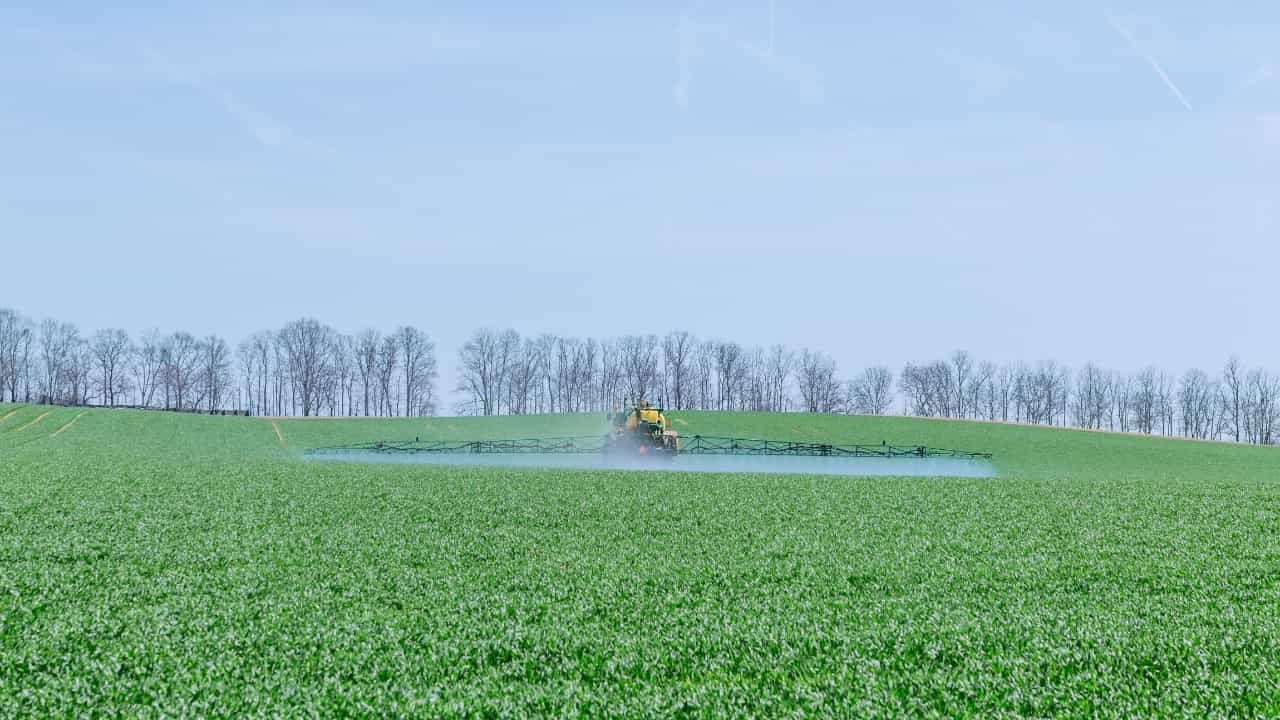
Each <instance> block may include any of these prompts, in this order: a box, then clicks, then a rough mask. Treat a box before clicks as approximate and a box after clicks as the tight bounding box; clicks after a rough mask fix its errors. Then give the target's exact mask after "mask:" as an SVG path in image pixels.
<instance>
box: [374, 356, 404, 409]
mask: <svg viewBox="0 0 1280 720" xmlns="http://www.w3.org/2000/svg"><path fill="white" fill-rule="evenodd" d="M399 364H400V345H399V344H398V343H397V342H396V339H395V338H394V337H384V338H382V343H381V344H380V345H378V355H377V358H376V359H375V361H374V374H375V376H376V378H377V381H378V401H379V405H378V412H377V414H378V415H395V413H396V411H395V408H396V406H397V405H398V400H397V398H396V397H395V390H394V386H395V376H396V369H397V368H398V367H399Z"/></svg>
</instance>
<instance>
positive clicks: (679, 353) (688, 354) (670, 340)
mask: <svg viewBox="0 0 1280 720" xmlns="http://www.w3.org/2000/svg"><path fill="white" fill-rule="evenodd" d="M696 345H697V340H696V339H695V338H694V337H693V336H692V335H690V334H689V333H687V332H685V331H683V330H677V331H675V332H671V333H667V336H666V337H665V338H663V339H662V367H663V371H664V373H663V374H664V376H665V379H666V388H667V391H666V395H667V397H666V402H667V404H668V405H670V406H671V408H672V409H673V410H684V409H686V407H687V406H688V404H689V394H690V387H689V385H690V382H691V377H690V375H691V374H692V373H691V366H692V364H693V351H694V347H696Z"/></svg>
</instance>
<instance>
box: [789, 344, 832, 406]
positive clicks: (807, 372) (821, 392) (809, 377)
mask: <svg viewBox="0 0 1280 720" xmlns="http://www.w3.org/2000/svg"><path fill="white" fill-rule="evenodd" d="M796 382H797V385H798V386H799V390H800V402H801V404H803V406H804V409H805V410H806V411H808V412H811V413H829V412H835V411H836V410H838V409H839V408H840V405H841V404H842V399H841V397H840V395H841V393H840V381H839V380H838V379H837V378H836V361H835V360H832V359H831V358H830V357H829V356H828V355H826V354H825V353H822V352H814V351H811V350H804V351H803V352H801V353H800V364H799V369H798V374H797V377H796Z"/></svg>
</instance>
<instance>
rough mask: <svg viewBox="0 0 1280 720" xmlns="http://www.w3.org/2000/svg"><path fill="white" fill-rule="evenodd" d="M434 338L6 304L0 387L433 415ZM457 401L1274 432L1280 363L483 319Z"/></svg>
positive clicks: (1204, 432) (465, 350) (487, 405)
mask: <svg viewBox="0 0 1280 720" xmlns="http://www.w3.org/2000/svg"><path fill="white" fill-rule="evenodd" d="M437 379H438V369H437V360H436V348H435V344H434V343H433V342H432V340H431V339H430V337H429V336H428V334H427V333H426V332H425V331H423V330H421V329H419V328H417V327H415V326H412V325H403V326H400V327H398V328H396V329H394V330H392V331H390V332H385V333H384V332H382V331H380V330H377V329H366V330H363V331H361V332H359V333H356V334H354V335H351V334H345V333H342V332H339V331H337V330H335V329H334V328H332V327H330V326H328V325H325V324H323V323H321V322H320V321H318V320H315V319H310V318H304V319H300V320H295V321H293V322H290V323H288V324H286V325H285V326H284V327H281V328H279V329H276V330H263V331H260V332H257V333H254V334H252V335H250V336H249V337H248V338H246V339H245V340H243V341H242V342H240V343H239V344H238V345H236V346H235V347H234V349H233V347H232V346H231V345H230V344H229V343H228V342H227V341H226V340H225V339H223V338H220V337H218V336H216V335H209V336H205V337H196V336H193V335H191V334H190V333H187V332H172V333H168V334H162V333H160V332H157V331H151V332H148V333H144V334H143V335H141V336H140V337H137V338H131V337H130V336H129V335H128V334H127V333H126V332H124V331H123V330H119V329H105V330H99V331H97V332H94V333H92V334H91V335H84V334H82V333H81V332H80V330H79V329H78V328H76V327H75V326H74V325H72V324H69V323H63V322H58V321H55V320H44V321H42V322H39V323H36V322H33V321H31V320H30V319H28V318H25V317H23V316H22V315H20V314H19V313H17V312H15V311H12V310H5V309H0V399H7V400H9V401H10V402H38V403H69V404H79V405H89V404H99V405H134V406H141V407H153V408H162V409H172V410H202V411H219V410H228V409H240V410H246V411H248V412H250V413H252V414H255V415H303V416H311V415H331V416H354V415H378V416H387V415H401V416H422V415H432V414H434V413H435V412H437V410H439V398H438V396H437V394H436V381H437ZM455 390H456V392H457V396H458V397H459V398H460V401H459V402H458V403H457V404H455V405H454V406H453V407H452V408H451V409H452V410H453V411H454V412H457V413H459V414H469V415H519V414H530V413H553V412H595V411H604V410H611V409H613V408H614V407H617V406H618V405H619V404H620V403H621V402H624V401H626V400H633V399H637V398H646V399H649V400H653V401H656V402H659V403H661V404H663V405H665V406H666V407H668V408H671V409H673V410H735V411H758V412H787V411H801V412H814V413H855V414H868V415H884V414H891V413H902V414H907V415H917V416H923V417H940V418H962V419H979V420H999V421H1009V422H1022V423H1033V424H1043V425H1057V426H1071V427H1079V428H1087V429H1098V430H1118V431H1126V432H1139V433H1147V434H1164V435H1177V436H1183V437H1189V438H1198V439H1226V440H1235V441H1239V442H1248V443H1257V444H1275V443H1276V442H1278V441H1280V437H1278V436H1277V428H1278V427H1280V377H1277V376H1276V375H1273V374H1272V373H1270V372H1269V371H1267V370H1265V369H1262V368H1247V367H1245V366H1244V365H1243V364H1242V363H1241V362H1240V361H1239V360H1238V359H1236V358H1231V359H1229V360H1228V361H1227V362H1226V364H1225V365H1224V366H1223V367H1222V368H1221V369H1219V370H1216V371H1213V372H1207V371H1204V370H1201V369H1195V368H1193V369H1190V370H1187V371H1186V372H1183V373H1181V374H1179V375H1173V374H1170V373H1168V372H1166V371H1165V370H1162V369H1160V368H1159V367H1157V366H1154V365H1153V366H1150V367H1147V368H1144V369H1142V370H1139V371H1137V372H1117V371H1112V370H1107V369H1104V368H1101V367H1099V366H1097V365H1095V364H1093V363H1086V364H1085V365H1084V366H1082V367H1080V368H1078V369H1076V370H1074V371H1073V370H1072V369H1070V368H1068V367H1066V366H1065V365H1061V364H1059V363H1057V362H1055V361H1052V360H1046V361H1043V362H1039V363H1033V364H1026V363H1019V364H997V363H995V362H991V361H986V360H979V359H977V358H975V357H974V356H972V355H971V354H970V353H968V352H965V351H958V352H955V353H953V354H952V355H950V356H949V357H947V358H945V359H938V360H935V361H932V362H926V363H922V364H915V363H908V364H906V365H905V366H904V367H903V368H902V369H901V370H900V371H899V372H898V373H897V374H896V375H895V373H894V372H893V371H892V370H890V369H889V368H887V367H884V366H871V367H866V368H862V369H859V370H857V371H856V372H854V373H852V374H851V375H848V376H845V375H843V374H842V373H841V372H840V369H839V367H838V366H837V364H836V362H835V360H834V359H832V358H831V356H830V355H828V354H826V353H825V352H822V351H820V350H811V349H807V348H806V349H800V350H795V349H792V348H788V347H785V346H783V345H772V346H768V347H764V346H744V345H741V344H739V343H737V342H733V341H730V340H722V339H713V338H699V337H697V336H695V335H693V334H691V333H688V332H684V331H673V332H669V333H667V334H665V335H662V336H658V335H653V334H647V335H624V336H621V337H612V338H577V337H563V336H558V335H551V334H541V335H535V336H522V335H521V334H520V333H519V332H517V331H515V330H512V329H494V328H481V329H479V330H476V331H475V332H473V333H472V334H471V336H470V337H469V338H468V339H467V340H466V341H465V342H464V343H463V344H462V346H461V347H460V348H459V349H458V376H457V382H456V385H455Z"/></svg>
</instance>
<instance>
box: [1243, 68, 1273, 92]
mask: <svg viewBox="0 0 1280 720" xmlns="http://www.w3.org/2000/svg"><path fill="white" fill-rule="evenodd" d="M1275 74H1276V69H1275V67H1274V66H1272V64H1271V63H1269V62H1263V63H1259V64H1258V67H1256V68H1254V69H1253V70H1251V71H1250V72H1249V73H1248V74H1246V75H1245V76H1244V78H1243V79H1241V80H1240V89H1241V90H1248V89H1249V88H1251V87H1253V86H1255V85H1261V84H1262V83H1264V82H1266V81H1268V80H1270V79H1271V78H1272V77H1274V76H1275Z"/></svg>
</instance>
